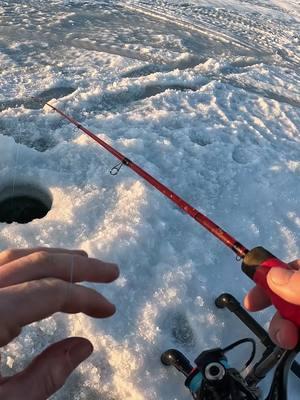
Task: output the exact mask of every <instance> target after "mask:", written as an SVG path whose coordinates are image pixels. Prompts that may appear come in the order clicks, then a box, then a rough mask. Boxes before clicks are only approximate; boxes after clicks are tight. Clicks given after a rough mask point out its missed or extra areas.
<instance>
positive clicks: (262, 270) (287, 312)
mask: <svg viewBox="0 0 300 400" xmlns="http://www.w3.org/2000/svg"><path fill="white" fill-rule="evenodd" d="M271 268H285V269H290V267H289V265H288V264H286V263H284V262H283V261H281V260H279V259H278V258H277V257H275V256H274V255H273V254H271V253H270V252H269V251H268V250H266V249H264V248H263V247H255V248H254V249H252V250H250V251H249V252H248V253H247V254H246V256H245V258H244V260H243V263H242V271H243V272H244V273H245V274H246V275H247V276H248V277H249V278H250V279H252V280H253V281H254V282H255V283H256V284H258V285H259V286H261V287H262V288H263V289H264V290H265V292H266V294H267V295H268V296H269V298H270V300H271V301H272V304H273V305H274V306H275V307H276V309H277V310H278V311H279V313H280V315H281V316H282V317H283V318H285V319H287V320H289V321H291V322H293V323H294V324H295V325H297V326H298V327H300V306H298V305H295V304H292V303H289V302H287V301H285V300H284V299H282V298H281V297H279V296H278V295H277V294H275V293H274V292H273V291H272V290H271V289H270V287H269V285H268V282H267V275H268V273H269V271H270V269H271ZM299 290H300V288H299Z"/></svg>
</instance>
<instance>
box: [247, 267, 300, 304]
mask: <svg viewBox="0 0 300 400" xmlns="http://www.w3.org/2000/svg"><path fill="white" fill-rule="evenodd" d="M289 266H290V267H291V269H292V270H294V271H298V270H299V269H300V259H299V260H295V261H292V262H290V263H289ZM282 271H283V272H282ZM287 271H290V270H284V269H281V268H273V269H271V271H270V272H269V274H268V284H269V286H270V287H271V289H272V290H274V292H275V293H276V294H278V295H279V296H281V294H283V288H282V287H278V283H276V282H274V279H275V280H276V279H279V280H280V279H281V281H282V279H285V278H284V277H283V275H285V276H286V275H288V276H291V274H290V273H289V272H287ZM288 276H287V278H286V279H288ZM297 276H298V277H299V278H294V279H295V282H294V283H293V285H294V289H296V290H297V286H298V288H299V287H300V286H299V284H300V271H299V272H297ZM269 279H270V282H269ZM272 281H273V282H272ZM286 283H287V281H286ZM282 284H283V285H284V284H285V283H284V281H282ZM282 284H280V285H279V286H282ZM290 284H291V283H290ZM290 284H289V285H290ZM284 290H285V292H286V293H287V292H288V293H289V295H290V298H292V297H291V296H293V297H294V301H296V303H294V304H300V296H299V295H298V296H297V294H296V293H295V290H294V291H293V293H294V294H293V295H292V294H291V293H290V287H285V289H284ZM298 292H299V289H298ZM280 293H281V294H280ZM289 295H288V296H289ZM284 296H286V295H285V294H284ZM284 296H281V297H283V298H285V297H284ZM297 298H299V300H298V301H299V303H298V302H297ZM285 300H287V298H285ZM287 301H289V302H292V301H291V300H287ZM271 304H272V303H271V301H270V300H269V298H268V296H267V295H266V294H265V291H264V290H263V289H261V288H260V287H259V286H255V287H254V288H253V289H251V290H250V291H249V293H248V294H247V295H246V297H245V299H244V306H245V308H246V309H247V310H249V311H259V310H262V309H264V308H266V307H269V306H270V305H271Z"/></svg>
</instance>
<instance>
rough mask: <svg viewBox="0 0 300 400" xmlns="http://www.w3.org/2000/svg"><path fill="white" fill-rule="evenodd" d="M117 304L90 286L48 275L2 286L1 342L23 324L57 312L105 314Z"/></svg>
mask: <svg viewBox="0 0 300 400" xmlns="http://www.w3.org/2000/svg"><path fill="white" fill-rule="evenodd" d="M115 310H116V309H115V306H114V305H113V304H112V303H110V302H109V301H108V300H107V299H106V298H105V297H103V296H102V295H101V294H99V293H98V292H96V291H95V290H92V289H90V288H87V287H84V286H80V285H75V284H70V283H67V282H64V281H62V280H59V279H54V278H47V279H41V280H38V281H31V282H27V283H22V284H19V285H15V286H10V287H7V288H4V289H1V290H0V346H4V345H6V344H7V343H9V342H10V341H11V340H12V339H13V338H14V337H16V336H17V335H18V334H19V333H20V331H21V329H22V327H23V326H25V325H28V324H31V323H32V322H34V321H39V320H41V319H44V318H47V317H49V316H50V315H52V314H54V313H56V312H59V311H60V312H64V313H71V314H74V313H80V312H82V313H84V314H86V315H89V316H91V317H94V318H106V317H109V316H111V315H113V314H114V313H115Z"/></svg>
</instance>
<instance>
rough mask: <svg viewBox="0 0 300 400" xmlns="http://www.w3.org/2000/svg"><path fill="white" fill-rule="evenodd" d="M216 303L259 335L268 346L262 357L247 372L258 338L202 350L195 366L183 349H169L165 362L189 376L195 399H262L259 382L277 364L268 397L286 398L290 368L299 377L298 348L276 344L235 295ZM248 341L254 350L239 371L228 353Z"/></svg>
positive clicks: (222, 297) (224, 295) (162, 357)
mask: <svg viewBox="0 0 300 400" xmlns="http://www.w3.org/2000/svg"><path fill="white" fill-rule="evenodd" d="M215 304H216V306H217V307H218V308H227V309H228V310H229V311H231V312H233V313H234V314H235V315H236V316H237V317H238V318H239V319H240V320H241V321H242V322H243V323H244V324H245V325H246V326H247V327H248V328H249V329H250V330H251V331H252V332H253V333H254V334H255V335H256V336H257V337H258V339H259V340H260V341H261V343H262V344H263V345H264V347H265V351H264V352H263V355H262V357H261V359H260V360H259V361H258V362H257V363H256V364H255V365H254V366H253V367H252V368H251V369H250V370H249V371H247V372H246V369H248V368H247V367H249V366H250V364H251V363H252V361H253V359H254V357H255V352H256V344H255V341H254V340H253V339H249V338H246V339H242V340H239V341H238V342H235V343H233V344H231V345H230V346H228V347H226V348H224V349H221V348H216V349H212V350H206V351H203V352H202V353H201V354H200V355H199V356H198V357H197V358H196V359H195V367H193V366H192V365H191V363H190V361H189V360H188V359H187V358H186V357H185V356H184V355H183V354H182V353H181V352H180V351H178V350H175V349H170V350H167V351H165V352H164V353H163V354H162V356H161V361H162V363H163V364H164V365H167V366H170V365H172V366H174V367H175V368H176V369H177V370H178V371H180V372H181V373H182V374H183V375H184V376H185V377H186V380H185V386H186V387H187V388H188V389H189V390H190V392H191V394H192V396H193V398H194V399H196V400H262V396H261V392H260V389H259V386H258V384H259V382H260V381H261V380H263V379H264V378H265V376H266V375H267V374H268V373H269V372H270V371H271V370H272V369H273V368H274V367H276V369H275V373H274V377H273V381H272V384H271V388H270V391H269V394H268V396H267V397H266V399H265V400H287V381H288V374H289V371H290V369H291V370H292V371H293V373H294V374H295V375H296V376H297V377H298V378H299V379H300V365H299V364H298V363H297V362H296V361H294V358H295V357H296V355H297V353H298V350H299V349H298V350H297V349H295V350H283V349H281V348H279V347H276V346H275V345H274V344H273V342H272V341H271V339H270V338H269V335H268V333H267V332H266V331H265V330H264V329H263V328H262V327H261V326H260V325H259V324H258V322H257V321H256V320H255V319H254V318H252V317H251V316H250V314H248V312H247V311H246V310H244V309H243V308H242V306H241V305H240V303H239V302H238V301H237V300H236V299H235V298H234V297H233V296H232V295H230V294H228V293H224V294H222V295H220V296H219V297H218V298H217V299H216V301H215ZM247 342H250V343H251V344H252V346H253V349H252V353H251V356H250V358H249V360H248V361H247V362H246V364H245V368H244V370H243V371H241V372H239V371H237V370H236V369H235V368H231V367H230V365H229V364H228V360H227V357H226V353H227V352H229V351H231V350H233V349H234V348H236V347H237V346H240V345H242V344H243V343H247ZM243 372H245V373H243Z"/></svg>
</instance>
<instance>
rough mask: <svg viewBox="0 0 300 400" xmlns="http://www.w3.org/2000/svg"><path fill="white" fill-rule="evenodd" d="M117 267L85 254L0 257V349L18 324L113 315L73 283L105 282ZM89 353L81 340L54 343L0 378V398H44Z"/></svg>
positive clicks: (33, 252) (23, 252) (25, 252)
mask: <svg viewBox="0 0 300 400" xmlns="http://www.w3.org/2000/svg"><path fill="white" fill-rule="evenodd" d="M118 275H119V270H118V267H117V265H115V264H110V263H105V262H102V261H100V260H97V259H93V258H89V257H88V256H87V254H86V253H85V252H84V251H81V250H78V251H70V250H64V249H49V248H38V249H18V250H7V251H4V252H2V253H0V346H4V345H6V344H8V343H9V342H10V341H11V340H12V339H14V338H15V337H16V336H18V335H19V333H20V332H21V329H22V327H23V326H25V325H28V324H30V323H32V322H34V321H40V320H42V319H44V318H47V317H49V316H51V315H52V314H54V313H56V312H59V311H60V312H64V313H70V314H74V313H80V312H82V313H84V314H87V315H89V316H91V317H95V318H105V317H109V316H111V315H113V314H114V312H115V306H114V305H113V304H112V303H110V302H109V301H108V300H107V299H106V298H105V297H103V296H102V295H101V294H100V293H98V292H96V291H95V290H92V289H90V288H87V287H84V286H81V285H76V282H82V281H88V282H99V283H109V282H112V281H114V280H115V279H116V278H117V277H118ZM92 351H93V346H92V344H91V343H90V342H89V341H88V340H87V339H84V338H78V337H73V338H68V339H65V340H63V341H61V342H58V343H56V344H54V345H52V346H50V347H49V348H48V349H46V350H45V351H44V352H43V353H42V354H41V355H39V356H38V357H36V358H35V359H34V360H33V361H32V363H31V364H30V365H29V366H28V367H27V368H26V369H25V370H24V371H23V372H21V373H19V374H17V375H15V376H12V377H9V378H0V399H1V400H2V399H10V400H19V399H22V398H24V393H26V398H27V399H30V400H44V399H47V398H49V397H50V396H51V395H52V394H53V393H55V392H56V391H57V390H58V389H59V388H61V387H62V386H63V384H64V383H65V381H66V379H67V377H68V376H69V375H70V374H71V372H72V371H73V370H74V369H75V368H76V367H77V366H78V365H79V364H80V363H81V362H82V361H83V360H85V359H86V358H87V357H88V356H89V355H90V354H91V353H92Z"/></svg>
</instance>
